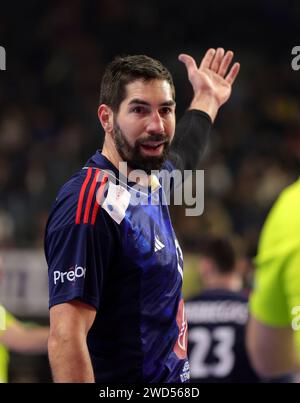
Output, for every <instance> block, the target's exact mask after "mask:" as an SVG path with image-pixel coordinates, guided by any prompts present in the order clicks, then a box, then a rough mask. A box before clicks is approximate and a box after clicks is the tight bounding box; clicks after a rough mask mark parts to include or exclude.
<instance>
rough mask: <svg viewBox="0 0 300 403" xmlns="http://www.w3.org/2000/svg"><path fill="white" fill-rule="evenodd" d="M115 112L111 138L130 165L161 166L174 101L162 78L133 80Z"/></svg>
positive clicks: (169, 137) (172, 123) (172, 126)
mask: <svg viewBox="0 0 300 403" xmlns="http://www.w3.org/2000/svg"><path fill="white" fill-rule="evenodd" d="M126 89H127V91H126V98H125V99H124V100H123V101H122V102H121V104H120V108H119V111H118V113H117V114H116V115H114V131H113V136H114V142H115V146H116V149H117V151H118V153H119V155H120V157H121V159H122V160H123V161H126V162H127V163H128V165H129V167H130V168H133V169H142V170H144V171H146V172H147V173H150V171H151V170H156V169H160V168H161V166H162V164H163V162H164V161H165V159H166V157H167V154H168V150H169V145H170V143H171V141H172V139H173V137H174V131H175V102H174V100H173V98H172V91H171V87H170V84H169V83H168V82H167V81H164V80H151V81H143V80H136V81H133V82H132V83H130V84H128V85H127V87H126Z"/></svg>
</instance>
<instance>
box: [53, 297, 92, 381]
mask: <svg viewBox="0 0 300 403" xmlns="http://www.w3.org/2000/svg"><path fill="white" fill-rule="evenodd" d="M95 316H96V309H95V308H94V307H92V306H90V305H87V304H85V303H83V302H81V301H78V300H73V301H70V302H67V303H62V304H58V305H54V306H53V307H52V308H51V309H50V336H49V341H48V351H49V361H50V365H51V370H52V375H53V379H54V382H72V383H76V382H80V383H86V382H94V381H95V379H94V373H93V368H92V364H91V359H90V355H89V352H88V347H87V342H86V340H87V333H88V331H89V329H90V328H91V326H92V324H93V322H94V319H95Z"/></svg>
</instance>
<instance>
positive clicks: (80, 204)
mask: <svg viewBox="0 0 300 403" xmlns="http://www.w3.org/2000/svg"><path fill="white" fill-rule="evenodd" d="M92 171H93V169H92V168H88V170H87V175H86V177H85V180H84V182H83V184H82V186H81V189H80V193H79V199H78V204H77V211H76V218H75V224H80V216H81V210H82V204H83V199H84V194H85V190H86V187H87V185H88V183H89V181H90V178H91V176H92Z"/></svg>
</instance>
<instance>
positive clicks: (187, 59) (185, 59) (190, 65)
mask: <svg viewBox="0 0 300 403" xmlns="http://www.w3.org/2000/svg"><path fill="white" fill-rule="evenodd" d="M178 60H180V61H181V62H182V63H184V64H185V67H186V69H187V71H188V72H189V73H190V72H191V71H192V70H195V69H197V65H196V62H195V60H194V59H193V58H192V57H191V56H189V55H186V54H185V53H181V54H180V55H179V56H178Z"/></svg>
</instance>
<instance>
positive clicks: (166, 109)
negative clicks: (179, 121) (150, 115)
mask: <svg viewBox="0 0 300 403" xmlns="http://www.w3.org/2000/svg"><path fill="white" fill-rule="evenodd" d="M172 112H173V110H172V108H171V107H170V106H164V107H163V108H161V109H160V113H161V115H168V114H169V113H172Z"/></svg>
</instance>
